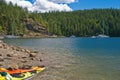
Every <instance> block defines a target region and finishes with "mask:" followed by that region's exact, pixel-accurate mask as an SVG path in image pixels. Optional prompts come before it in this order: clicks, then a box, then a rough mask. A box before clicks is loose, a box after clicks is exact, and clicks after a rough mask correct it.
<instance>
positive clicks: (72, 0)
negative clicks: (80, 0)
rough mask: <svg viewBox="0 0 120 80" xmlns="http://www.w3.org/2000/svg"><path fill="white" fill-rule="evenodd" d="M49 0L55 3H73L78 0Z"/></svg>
mask: <svg viewBox="0 0 120 80" xmlns="http://www.w3.org/2000/svg"><path fill="white" fill-rule="evenodd" d="M48 1H52V2H55V3H72V2H75V1H76V0H48Z"/></svg>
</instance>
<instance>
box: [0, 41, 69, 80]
mask: <svg viewBox="0 0 120 80" xmlns="http://www.w3.org/2000/svg"><path fill="white" fill-rule="evenodd" d="M50 53H52V51H49V52H48V51H45V50H43V51H34V50H29V49H25V48H21V47H18V46H10V45H7V44H6V43H4V42H3V41H1V40H0V67H4V68H8V67H13V68H14V67H15V68H18V67H27V66H38V65H40V66H41V65H44V66H45V67H46V69H45V70H44V71H43V72H42V73H41V74H39V75H37V76H36V77H34V78H33V79H32V80H51V79H52V80H64V79H61V78H60V79H58V78H55V76H59V74H58V75H56V73H57V72H58V71H59V70H60V71H61V70H63V71H64V68H65V67H66V66H70V64H69V63H70V62H71V61H70V58H69V57H68V58H67V57H66V56H65V55H60V54H58V53H52V54H50ZM57 70H58V71H57ZM53 71H54V72H53ZM52 76H54V77H52ZM51 77H52V78H51Z"/></svg>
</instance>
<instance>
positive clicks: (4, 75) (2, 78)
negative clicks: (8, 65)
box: [0, 68, 45, 80]
mask: <svg viewBox="0 0 120 80" xmlns="http://www.w3.org/2000/svg"><path fill="white" fill-rule="evenodd" d="M44 69H45V68H39V69H36V71H30V72H29V71H28V72H23V73H14V74H9V73H8V72H0V80H30V79H31V78H33V77H35V76H36V75H37V74H38V73H40V72H41V71H43V70H44Z"/></svg>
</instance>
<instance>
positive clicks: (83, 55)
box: [4, 38, 120, 80]
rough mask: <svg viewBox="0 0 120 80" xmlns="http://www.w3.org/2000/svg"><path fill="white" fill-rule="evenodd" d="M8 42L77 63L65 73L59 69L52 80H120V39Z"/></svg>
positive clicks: (8, 41) (66, 67) (47, 39)
mask: <svg viewBox="0 0 120 80" xmlns="http://www.w3.org/2000/svg"><path fill="white" fill-rule="evenodd" d="M4 41H5V42H7V43H8V44H12V45H17V46H23V47H28V48H33V49H37V50H46V51H48V52H49V51H52V52H53V53H55V52H57V53H58V54H59V55H65V54H66V57H67V56H69V57H70V56H71V57H70V60H71V59H72V60H73V61H74V62H69V63H70V66H68V65H67V66H65V67H64V69H63V70H62V69H60V70H58V69H56V70H55V71H58V72H57V73H55V72H53V71H51V72H50V73H51V76H49V77H53V78H51V79H52V80H120V38H39V39H4ZM50 54H52V53H50ZM53 74H54V75H53ZM49 79H50V78H49ZM49 79H46V80H49ZM41 80H42V79H41ZM43 80H45V79H43Z"/></svg>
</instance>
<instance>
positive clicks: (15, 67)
mask: <svg viewBox="0 0 120 80" xmlns="http://www.w3.org/2000/svg"><path fill="white" fill-rule="evenodd" d="M10 68H12V69H18V68H19V67H18V65H17V64H15V63H13V64H11V65H10Z"/></svg>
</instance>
